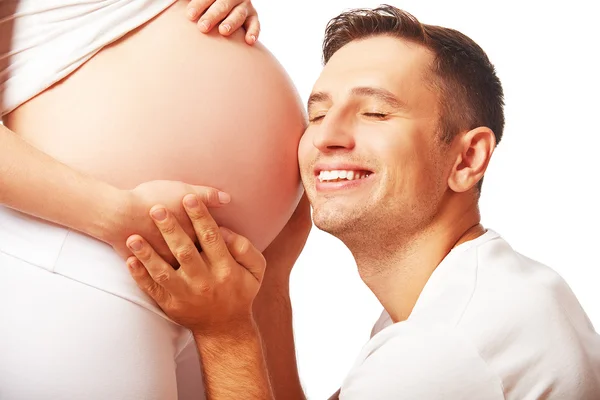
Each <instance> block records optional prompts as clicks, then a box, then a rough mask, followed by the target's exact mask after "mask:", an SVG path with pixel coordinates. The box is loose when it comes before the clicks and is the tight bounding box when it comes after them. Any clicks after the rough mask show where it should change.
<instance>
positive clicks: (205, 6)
mask: <svg viewBox="0 0 600 400" xmlns="http://www.w3.org/2000/svg"><path fill="white" fill-rule="evenodd" d="M187 17H188V18H189V19H190V20H192V21H194V22H197V23H198V28H200V30H201V31H202V32H204V33H208V32H210V31H211V30H212V28H214V27H215V26H216V25H217V24H218V25H219V28H218V29H219V33H220V34H221V35H223V36H229V35H231V34H232V33H233V32H235V31H236V30H238V29H239V28H241V27H242V26H243V27H244V28H245V29H246V43H248V44H250V45H252V44H254V43H256V40H257V39H258V34H259V33H260V23H259V21H258V15H257V13H256V9H255V8H254V6H253V5H252V1H251V0H191V1H190V4H189V5H188V7H187Z"/></svg>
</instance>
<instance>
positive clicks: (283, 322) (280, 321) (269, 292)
mask: <svg viewBox="0 0 600 400" xmlns="http://www.w3.org/2000/svg"><path fill="white" fill-rule="evenodd" d="M277 267H278V266H273V265H271V266H270V265H269V260H268V258H267V269H266V272H265V278H264V280H263V283H262V286H261V289H260V291H259V293H258V296H257V297H256V299H255V300H254V305H253V311H254V319H255V321H256V323H257V325H258V327H259V331H260V335H261V337H262V342H263V348H264V353H265V358H266V363H267V367H268V370H269V376H270V380H271V385H272V387H273V393H274V394H275V398H276V399H286V400H287V399H289V400H304V399H305V398H306V397H305V395H304V392H303V390H302V384H301V383H300V378H299V375H298V366H297V361H296V348H295V345H294V330H293V321H292V304H291V301H290V294H289V274H286V273H285V272H283V271H282V272H281V273H280V274H279V272H280V270H278V268H277Z"/></svg>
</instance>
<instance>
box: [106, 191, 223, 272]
mask: <svg viewBox="0 0 600 400" xmlns="http://www.w3.org/2000/svg"><path fill="white" fill-rule="evenodd" d="M189 193H194V194H197V195H198V196H199V197H200V198H201V199H202V200H203V202H204V204H206V206H207V207H209V208H211V207H212V208H215V207H221V206H223V205H225V204H227V203H229V201H230V196H229V195H228V194H227V193H224V192H220V191H219V190H217V189H214V188H209V187H205V186H194V185H188V184H186V183H183V182H176V181H165V180H161V181H151V182H145V183H142V184H140V185H138V186H137V187H135V188H134V189H132V190H128V191H125V192H124V195H125V200H124V202H123V203H122V206H121V207H118V209H117V210H115V211H116V216H115V217H116V218H115V217H112V216H111V218H110V220H112V221H113V222H112V223H109V224H107V228H106V232H105V235H104V237H103V238H102V239H103V240H104V241H105V242H106V243H108V244H110V245H111V246H112V247H113V248H114V249H115V251H116V252H117V253H118V254H119V255H120V256H121V257H123V258H124V259H126V258H127V257H129V256H131V255H132V253H131V250H129V249H128V248H127V246H126V241H127V238H128V237H129V236H130V235H132V234H133V233H137V234H139V235H142V236H143V237H144V238H145V239H146V240H147V241H148V242H149V243H150V244H151V246H152V247H153V248H154V249H155V250H156V252H157V253H158V254H160V255H161V257H163V259H164V260H165V261H167V262H169V263H170V264H171V265H173V266H177V265H178V264H177V261H176V260H175V257H174V256H173V254H171V251H170V250H169V248H168V246H167V243H166V242H165V240H164V239H163V237H162V235H161V233H160V231H159V230H158V229H157V228H156V225H155V224H154V222H153V221H152V219H151V217H150V214H149V213H150V208H151V207H152V206H154V205H155V204H162V205H164V206H165V207H166V208H167V209H168V210H169V211H170V212H171V213H172V214H173V215H174V216H175V217H176V218H177V220H178V221H179V224H180V225H181V226H182V227H183V229H184V231H185V232H186V233H187V234H188V236H190V237H191V238H194V239H195V238H196V235H195V232H194V227H193V226H192V223H191V221H190V219H189V217H188V216H187V214H186V212H185V209H184V207H183V204H182V199H183V197H184V196H185V195H186V194H189Z"/></svg>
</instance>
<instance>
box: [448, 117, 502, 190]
mask: <svg viewBox="0 0 600 400" xmlns="http://www.w3.org/2000/svg"><path fill="white" fill-rule="evenodd" d="M454 146H455V149H456V162H455V164H454V166H453V167H452V170H451V171H450V176H449V177H448V186H449V187H450V189H452V190H453V191H455V192H458V193H461V192H466V191H467V190H469V189H471V188H472V187H474V186H475V185H477V182H479V181H480V180H481V178H483V174H484V173H485V170H486V169H487V166H488V164H489V162H490V158H491V157H492V153H493V152H494V149H495V147H496V137H495V136H494V132H492V130H491V129H490V128H487V127H478V128H475V129H473V130H470V131H468V132H466V133H464V134H462V135H459V136H458V137H457V138H456V140H455V143H454Z"/></svg>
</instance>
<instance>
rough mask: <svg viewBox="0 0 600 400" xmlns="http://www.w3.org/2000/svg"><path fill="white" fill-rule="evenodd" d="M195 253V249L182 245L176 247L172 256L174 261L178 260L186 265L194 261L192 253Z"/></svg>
mask: <svg viewBox="0 0 600 400" xmlns="http://www.w3.org/2000/svg"><path fill="white" fill-rule="evenodd" d="M195 251H196V248H195V247H192V246H188V245H184V246H180V247H178V248H177V249H176V250H175V251H174V252H173V255H174V256H175V258H176V259H178V260H179V261H180V262H181V263H187V262H190V261H192V260H193V259H194V252H195Z"/></svg>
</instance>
